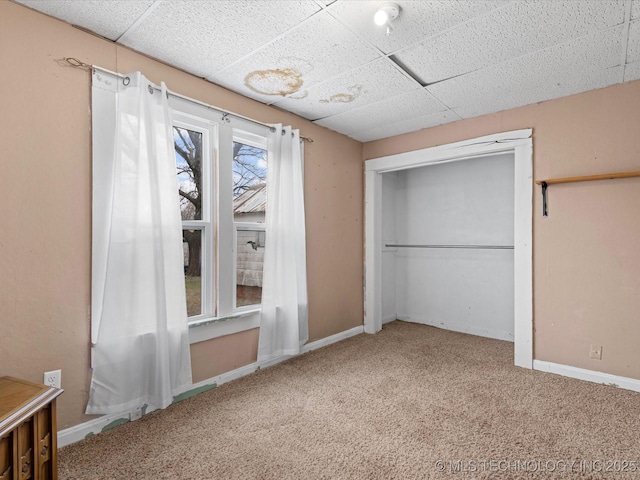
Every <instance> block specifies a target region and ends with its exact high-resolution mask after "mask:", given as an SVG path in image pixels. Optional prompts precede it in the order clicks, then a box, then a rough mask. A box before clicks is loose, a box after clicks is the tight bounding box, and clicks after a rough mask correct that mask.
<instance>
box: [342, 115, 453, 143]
mask: <svg viewBox="0 0 640 480" xmlns="http://www.w3.org/2000/svg"><path fill="white" fill-rule="evenodd" d="M456 120H460V117H459V116H458V115H457V114H456V113H455V112H454V111H452V110H446V111H444V112H438V113H434V114H431V115H424V116H421V117H415V118H410V119H408V120H403V121H400V122H394V123H392V124H389V123H388V122H386V121H385V122H384V123H382V124H380V126H379V127H374V128H371V129H368V130H363V131H360V132H356V133H352V134H351V135H349V136H350V137H351V138H353V139H355V140H358V141H359V142H370V141H372V140H379V139H381V138H387V137H392V136H394V135H401V134H403V133H408V132H415V131H416V130H422V129H423V128H429V127H435V126H437V125H442V124H444V123H451V122H455V121H456Z"/></svg>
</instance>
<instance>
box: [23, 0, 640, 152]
mask: <svg viewBox="0 0 640 480" xmlns="http://www.w3.org/2000/svg"><path fill="white" fill-rule="evenodd" d="M15 1H17V3H21V4H23V5H26V6H28V7H31V8H33V9H35V10H39V11H41V12H44V13H46V14H49V15H51V16H53V17H56V18H59V19H61V20H64V21H66V22H68V23H70V24H73V25H76V26H79V27H81V28H83V29H87V30H90V31H93V32H95V33H97V34H99V35H102V36H103V37H106V38H108V39H110V40H112V41H114V42H117V43H118V44H121V45H124V46H127V47H130V48H132V49H134V50H137V51H139V52H142V53H145V54H147V55H149V56H151V57H154V58H157V59H159V60H162V61H164V62H166V63H169V64H171V65H174V66H176V67H179V68H181V69H183V70H185V71H187V72H190V73H192V74H194V75H197V76H199V77H203V78H205V79H207V80H209V81H211V82H213V83H216V84H218V85H222V86H223V87H226V88H228V89H230V90H233V91H235V92H238V93H240V94H242V95H245V96H247V97H250V98H253V99H255V100H258V101H260V102H263V103H266V104H268V105H274V106H275V107H278V108H280V109H283V110H286V111H289V112H293V113H295V114H298V115H300V116H301V117H304V118H307V119H309V120H311V121H313V122H315V123H317V124H319V125H322V126H324V127H327V128H330V129H332V130H335V131H338V132H340V133H343V134H345V135H348V136H350V137H352V138H354V139H356V140H359V141H362V142H367V141H371V140H376V139H380V138H385V137H389V136H393V135H398V134H402V133H406V132H411V131H414V130H419V129H422V128H427V127H432V126H436V125H440V124H443V123H449V122H453V121H456V120H460V119H463V118H471V117H476V116H479V115H483V114H487V113H493V112H497V111H501V110H506V109H510V108H514V107H518V106H521V105H527V104H531V103H536V102H540V101H543V100H549V99H552V98H558V97H563V96H567V95H572V94H575V93H579V92H583V91H587V90H593V89H597V88H602V87H606V86H609V85H613V84H617V83H622V82H628V81H631V80H637V79H640V0H568V1H560V0H486V1H485V0H469V1H463V0H439V1H438V0H430V1H427V0H424V1H404V0H400V1H397V2H396V3H397V4H398V5H399V6H400V16H399V17H398V19H396V20H395V21H394V22H393V28H392V30H391V31H390V33H389V35H387V33H386V29H385V28H384V27H378V26H377V25H375V23H374V22H373V16H374V13H375V12H376V10H377V8H378V7H379V6H380V5H381V4H382V3H384V2H379V1H365V0H358V1H347V0H337V1H333V2H332V1H328V0H324V1H323V0H287V1H276V0H264V1H262V0H251V1H241V0H230V1H223V0H216V1H202V0H200V1H195V0H155V1H154V0H137V1H130V0H84V1H77V0H57V1H55V2H54V1H51V0H15ZM69 56H73V52H72V51H69ZM169 88H171V86H170V85H169Z"/></svg>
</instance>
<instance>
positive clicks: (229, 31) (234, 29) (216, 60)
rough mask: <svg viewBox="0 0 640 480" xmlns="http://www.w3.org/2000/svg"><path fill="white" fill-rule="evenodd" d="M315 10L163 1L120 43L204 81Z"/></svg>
mask: <svg viewBox="0 0 640 480" xmlns="http://www.w3.org/2000/svg"><path fill="white" fill-rule="evenodd" d="M319 10H320V7H319V6H318V5H317V4H316V3H315V2H313V1H311V0H295V1H293V0H292V1H273V0H254V1H251V2H238V1H233V0H225V1H223V0H218V1H215V2H185V1H183V0H166V1H163V2H162V3H161V4H160V5H159V6H158V8H156V9H155V10H154V11H153V13H152V14H151V15H149V17H148V18H146V19H145V20H144V22H142V23H141V24H140V25H139V26H138V27H137V28H136V29H135V30H133V31H132V32H129V33H127V35H126V37H125V38H123V39H122V43H123V44H125V45H127V46H129V47H131V48H134V49H136V50H139V51H141V52H144V53H146V54H148V55H151V56H152V57H155V58H160V59H162V60H163V61H165V62H167V63H169V64H171V65H175V66H177V67H179V68H182V69H184V70H186V71H188V72H191V73H194V74H195V75H198V76H201V77H206V76H210V75H213V74H214V73H215V72H217V71H218V70H221V69H222V68H224V67H226V66H227V65H229V64H230V63H231V62H234V61H236V60H238V59H240V58H242V57H243V56H244V55H247V54H249V53H251V52H252V51H253V50H254V49H256V48H259V47H261V46H262V45H263V44H264V43H266V42H269V41H271V40H273V39H274V38H276V37H277V36H279V35H281V34H283V33H284V32H286V31H287V30H289V29H291V28H292V27H294V26H296V25H297V24H298V23H299V22H301V21H303V20H304V19H306V18H308V17H309V16H311V15H313V14H314V13H315V12H317V11H319Z"/></svg>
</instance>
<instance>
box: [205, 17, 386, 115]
mask: <svg viewBox="0 0 640 480" xmlns="http://www.w3.org/2000/svg"><path fill="white" fill-rule="evenodd" d="M379 57H380V55H379V53H378V52H377V51H376V50H375V49H374V48H372V47H370V46H369V45H367V44H365V43H364V42H362V41H360V40H359V39H358V38H357V37H356V36H355V35H354V34H353V33H351V32H350V31H349V30H348V29H347V28H346V27H344V26H343V25H342V24H340V23H339V22H338V21H337V20H335V19H334V18H333V17H331V16H330V15H329V14H328V13H326V12H321V13H319V14H317V15H314V16H313V17H312V18H310V19H309V20H308V21H306V22H304V23H303V24H301V25H300V26H299V27H298V28H296V29H295V30H292V31H290V32H288V33H287V34H286V35H284V36H282V37H281V38H280V39H278V40H277V41H276V42H274V43H271V44H270V45H268V46H266V47H265V48H263V49H261V50H259V51H256V52H255V53H253V54H252V55H250V56H249V57H247V58H245V59H244V60H241V61H240V62H238V63H236V64H234V65H233V66H232V67H230V68H228V69H226V70H224V71H221V72H219V73H218V74H216V75H214V76H212V77H210V78H208V80H211V81H212V82H215V83H217V84H219V85H222V86H224V87H227V88H229V89H231V90H234V91H236V92H239V93H241V94H242V95H246V96H248V97H251V98H254V99H256V100H259V101H261V102H265V103H273V102H276V101H278V100H280V97H284V96H286V95H288V94H293V93H296V92H301V91H303V90H305V89H307V88H309V87H311V86H312V85H314V84H316V83H319V82H322V81H324V80H327V79H328V78H330V77H333V76H335V75H340V74H341V73H343V72H344V71H346V70H350V69H352V68H353V67H354V66H356V65H362V64H365V63H369V62H371V61H373V60H374V59H376V58H379Z"/></svg>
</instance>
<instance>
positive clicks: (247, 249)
mask: <svg viewBox="0 0 640 480" xmlns="http://www.w3.org/2000/svg"><path fill="white" fill-rule="evenodd" d="M172 106H173V107H174V112H173V116H174V128H173V141H174V148H175V159H176V175H177V179H178V194H179V196H180V206H181V215H182V226H183V235H182V238H183V251H184V274H185V288H186V299H187V314H188V316H189V322H190V323H191V324H193V325H203V324H208V323H210V322H211V321H214V322H215V321H218V320H224V319H229V318H232V317H236V316H245V315H250V314H253V313H254V312H256V311H259V307H260V303H261V299H262V267H263V263H264V247H265V242H266V238H265V223H264V222H265V215H266V180H267V178H266V174H267V144H266V127H264V126H260V125H255V124H253V123H249V122H244V121H243V120H242V119H234V120H232V121H230V122H228V120H229V118H228V117H227V118H226V120H223V119H222V116H221V115H220V114H219V113H218V112H215V111H212V110H210V109H207V108H206V107H204V106H200V105H198V104H195V103H192V102H187V101H186V100H182V99H179V98H173V99H172ZM255 326H257V324H256V325H255Z"/></svg>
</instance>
